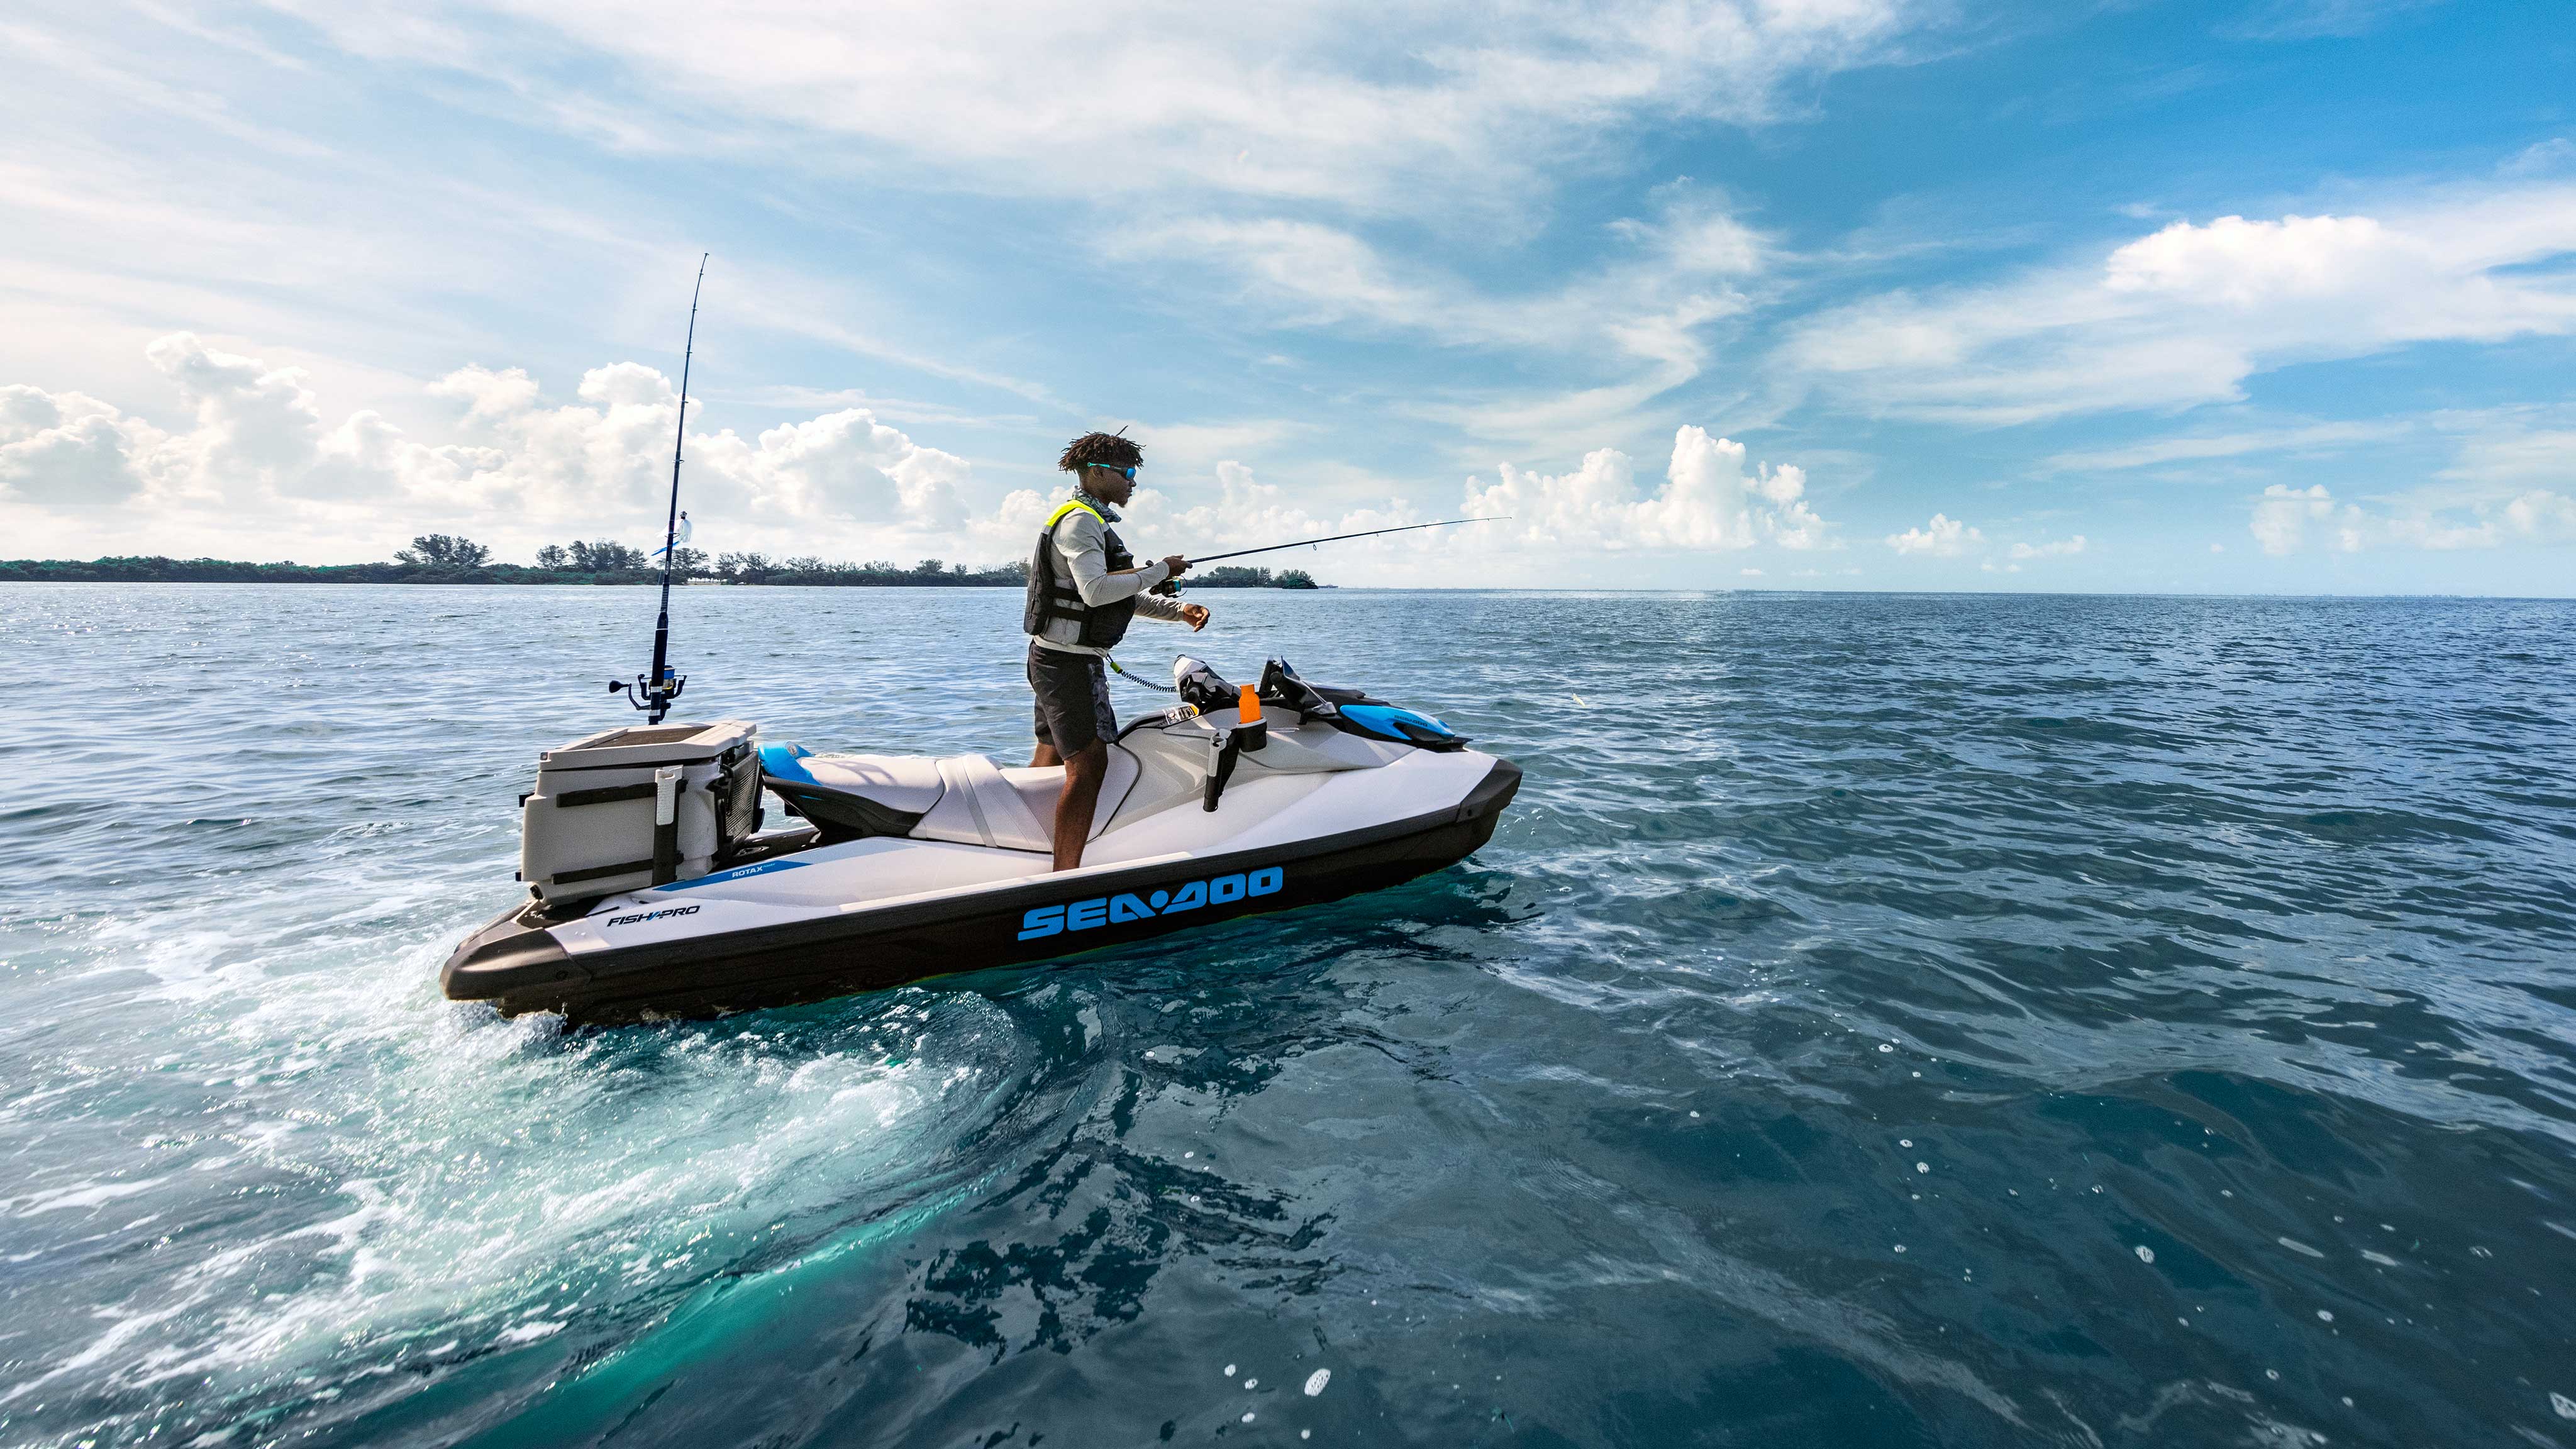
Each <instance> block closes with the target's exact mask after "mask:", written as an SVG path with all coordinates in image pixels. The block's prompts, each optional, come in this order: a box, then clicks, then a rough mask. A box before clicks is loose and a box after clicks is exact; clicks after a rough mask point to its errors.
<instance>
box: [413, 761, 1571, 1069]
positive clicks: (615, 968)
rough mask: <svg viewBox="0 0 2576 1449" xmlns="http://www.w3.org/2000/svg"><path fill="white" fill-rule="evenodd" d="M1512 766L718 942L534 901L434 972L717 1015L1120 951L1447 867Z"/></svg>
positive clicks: (634, 1008)
mask: <svg viewBox="0 0 2576 1449" xmlns="http://www.w3.org/2000/svg"><path fill="white" fill-rule="evenodd" d="M1520 778H1521V772H1520V770H1519V769H1518V767H1516V766H1514V765H1512V764H1511V763H1510V762H1509V761H1498V762H1497V763H1496V764H1495V766H1494V769H1493V771H1492V773H1491V774H1489V775H1488V776H1487V777H1486V779H1485V780H1484V781H1483V782H1482V783H1481V784H1479V785H1478V786H1477V788H1476V790H1475V792H1474V793H1473V794H1472V795H1470V796H1469V797H1468V799H1467V801H1466V802H1465V803H1464V804H1462V805H1460V806H1459V807H1458V808H1457V810H1456V811H1455V812H1454V813H1452V812H1443V813H1442V814H1441V815H1439V816H1436V817H1426V818H1423V819H1417V820H1409V821H1403V822H1400V823H1397V824H1394V825H1389V826H1386V827H1382V828H1380V829H1377V830H1370V831H1360V832H1354V833H1352V834H1350V835H1344V836H1337V837H1334V838H1332V839H1328V840H1317V841H1309V842H1304V843H1302V844H1300V845H1297V846H1292V847H1287V848H1283V849H1280V850H1275V851H1256V852H1247V853H1244V854H1241V855H1237V856H1229V857H1221V858H1215V859H1204V860H1196V861H1185V862H1180V863H1177V864H1174V865H1163V866H1151V867H1143V868H1139V869H1137V870H1135V871H1127V872H1118V873H1115V874H1112V875H1105V876H1099V877H1092V878H1089V879H1086V880H1083V881H1080V882H1068V883H1065V884H1054V883H1052V882H1046V881H1040V882H1036V883H1033V884H1030V885H1023V886H1015V887H1011V888H1009V889H1006V890H999V891H995V892H993V893H991V894H990V895H987V896H980V897H975V898H970V899H967V900H963V901H940V902H932V903H929V904H927V905H924V906H919V907H910V908H896V909H892V910H888V911H884V912H874V913H870V914H871V915H873V916H875V917H876V919H873V920H870V919H867V918H858V919H846V920H843V919H836V920H824V921H816V922H808V923H799V924H797V925H794V926H784V927H775V928H771V929H767V930H760V931H744V932H737V933H733V934H731V935H727V936H721V937H712V938H702V939H697V940H690V941H680V942H671V943H665V944H660V945H653V946H638V947H629V948H626V949H622V950H615V951H598V952H584V953H582V954H580V955H573V954H570V953H567V952H565V951H564V950H563V949H562V947H560V946H559V945H557V944H556V943H555V940H554V938H553V937H552V936H550V935H548V934H546V932H545V930H544V929H543V925H544V923H543V922H542V921H541V920H538V919H536V918H535V917H533V916H532V915H531V912H530V910H529V909H522V910H515V911H511V912H509V913H508V914H506V915H503V916H501V917H500V918H499V919H497V920H494V921H493V922H492V923H491V924H489V925H487V926H485V927H484V928H483V929H482V930H480V931H477V932H475V933H474V934H473V935H471V936H469V937H467V938H466V939H465V941H464V942H463V943H462V944H461V945H459V946H458V947H457V948H456V953H455V954H454V955H453V956H451V957H450V958H449V959H448V962H447V966H446V969H445V970H444V971H442V972H441V973H440V984H441V986H442V987H444V988H445V990H446V993H447V995H448V996H449V997H450V998H452V999H455V1000H459V1001H490V1002H491V1003H493V1004H494V1005H495V1006H498V1007H499V1008H500V1009H501V1011H502V1013H503V1014H504V1015H509V1016H516V1015H519V1014H520V1013H523V1012H533V1011H550V1012H560V1013H562V1015H563V1016H564V1018H565V1019H566V1020H567V1021H568V1022H570V1023H572V1024H574V1025H618V1024H623V1023H628V1022H637V1021H656V1020H665V1019H677V1018H691V1017H708V1016H722V1015H725V1014H727V1013H729V1012H736V1011H752V1010H760V1009H763V1008H768V1007H777V1006H794V1005H799V1004H801V1003H805V1002H811V1001H823V1000H828V999H829V998H832V997H835V996H848V995H851V994H853V993H856V992H862V991H882V990H885V989H886V988H888V987H894V986H903V985H908V984H910V983H912V982H916V981H923V980H927V979H929V978H931V977H934V976H951V975H957V974H961V973H964V972H969V971H984V970H990V969H992V968H994V967H997V966H1017V965H1025V964H1028V963H1030V962H1036V961H1046V960H1051V959H1054V958H1057V957H1061V956H1070V955H1076V954H1080V953H1084V952H1089V951H1095V950H1099V949H1101V948H1103V947H1112V946H1123V945H1127V944H1130V943H1132V942H1136V941H1143V940H1148V939H1150V938H1152V937H1155V936H1163V935H1169V934H1172V933H1173V932H1176V931H1183V930H1188V929H1191V928H1193V927H1197V926H1206V925H1213V924H1215V923H1217V922H1219V921H1229V920H1239V919H1241V918H1243V917H1245V916H1255V915H1265V914H1268V913H1270V912H1272V911H1283V910H1290V909H1294V908H1295V907H1298V906H1307V905H1315V904H1319V903H1321V902H1324V901H1333V900H1340V899H1341V898H1343V897H1345V896H1352V895H1358V894H1360V893H1361V892H1364V891H1373V890H1383V889H1385V888H1386V887H1388V886H1392V885H1399V884H1401V883H1403V882H1405V881H1408V880H1412V879H1413V878H1415V877H1416V876H1421V875H1427V874H1429V873H1431V872H1432V871H1436V870H1441V869H1444V868H1446V867H1448V866H1451V865H1455V864H1457V863H1458V862H1459V861H1461V860H1464V859H1466V858H1467V857H1468V856H1469V855H1472V854H1474V853H1475V852H1476V850H1477V849H1479V848H1480V847H1482V846H1483V845H1484V843H1485V842H1486V841H1487V840H1490V839H1491V838H1493V834H1494V826H1495V824H1496V823H1497V821H1498V820H1499V819H1500V817H1501V815H1502V811H1503V807H1504V806H1505V805H1508V804H1509V803H1510V802H1511V798H1512V795H1513V793H1514V792H1515V791H1516V790H1518V789H1519V787H1520ZM1272 867H1276V868H1277V870H1278V885H1277V888H1276V889H1275V890H1272V891H1271V892H1270V893H1268V894H1263V895H1247V896H1244V897H1242V898H1239V899H1236V900H1233V901H1230V902H1226V903H1222V904H1210V905H1206V906H1204V907H1201V908H1198V909H1194V910H1189V911H1187V912H1184V913H1180V914H1165V915H1147V916H1143V917H1142V918H1138V919H1129V920H1123V921H1107V922H1103V923H1102V924H1100V925H1097V926H1094V927H1091V928H1088V929H1081V930H1079V931H1078V933H1058V934H1053V935H1046V936H1040V937H1038V938H1036V939H1033V940H1022V939H1020V937H1021V934H1022V931H1023V926H1024V923H1025V922H1026V921H1027V920H1028V919H1029V914H1030V912H1031V911H1032V910H1033V909H1034V910H1039V911H1043V910H1045V909H1046V908H1050V907H1053V908H1057V909H1059V910H1060V909H1061V908H1063V907H1064V906H1066V905H1067V904H1069V903H1070V902H1072V901H1074V900H1077V899H1091V900H1098V899H1101V898H1104V897H1115V896H1117V895H1119V894H1120V893H1128V894H1132V895H1134V896H1137V897H1139V898H1144V897H1146V896H1148V895H1149V893H1152V892H1154V891H1156V890H1158V889H1169V890H1172V891H1175V892H1177V891H1178V890H1179V889H1180V888H1181V887H1183V886H1184V885H1186V884H1187V883H1188V882H1191V881H1199V880H1205V879H1208V878H1210V877H1215V876H1222V875H1224V874H1226V873H1228V872H1238V873H1240V872H1250V871H1263V872H1265V873H1266V872H1267V870H1268V869H1269V868H1272Z"/></svg>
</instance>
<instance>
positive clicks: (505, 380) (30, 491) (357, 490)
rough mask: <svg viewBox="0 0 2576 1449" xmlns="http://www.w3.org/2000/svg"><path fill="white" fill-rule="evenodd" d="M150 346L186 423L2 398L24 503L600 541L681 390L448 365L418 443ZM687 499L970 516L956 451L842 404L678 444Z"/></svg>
mask: <svg viewBox="0 0 2576 1449" xmlns="http://www.w3.org/2000/svg"><path fill="white" fill-rule="evenodd" d="M147 355H148V356H149V357H150V359H151V361H152V362H153V364H154V366H155V367H157V368H158V369H159V370H160V371H161V373H162V374H163V375H164V376H165V377H167V378H168V379H169V381H170V382H171V384H172V385H173V387H174V389H175V390H176V392H177V393H178V396H179V399H180V401H181V402H182V403H183V404H184V405H185V406H186V408H187V410H188V412H189V413H190V415H191V417H192V424H191V426H189V427H187V428H185V429H183V430H180V431H177V432H172V431H168V430H165V429H162V428H160V427H157V426H155V425H153V424H151V423H149V422H147V421H144V420H143V419H141V418H137V417H131V416H128V415H126V414H125V413H124V412H122V411H121V410H120V409H118V408H116V407H114V406H112V405H110V404H107V403H104V402H101V401H99V400H97V399H95V398H90V397H86V396H83V395H81V394H78V393H68V392H67V393H49V392H46V391H45V390H43V389H41V388H35V387H27V386H13V387H9V388H6V389H0V489H5V496H6V497H8V498H9V499H10V500H11V501H13V502H18V503H23V504H28V505H33V506H36V507H39V508H43V509H47V510H52V511H57V512H59V511H64V510H95V509H98V508H100V507H108V506H120V505H124V506H142V507H145V508H147V509H149V510H150V511H151V512H153V513H154V514H155V515H156V516H165V517H184V516H186V515H187V514H188V513H189V511H190V510H195V511H196V512H198V513H199V514H219V515H220V516H221V517H222V518H224V519H228V520H233V521H248V520H255V519H258V518H261V517H275V518H293V519H298V520H302V521H304V522H308V523H309V522H311V521H313V520H315V519H318V518H325V517H329V518H337V519H339V520H342V521H343V522H344V523H346V524H351V525H357V524H360V523H361V522H362V521H380V522H382V523H389V524H391V525H392V527H393V529H394V530H396V531H397V536H398V531H399V530H400V529H403V528H406V527H409V526H413V525H415V524H417V525H420V526H432V527H439V528H443V529H447V530H449V531H454V530H457V529H461V528H467V527H481V526H486V525H489V524H493V523H496V522H504V521H506V526H507V527H509V528H512V529H518V528H523V527H562V528H567V529H571V530H574V531H577V532H580V531H592V530H596V531H600V532H610V531H614V530H615V529H617V528H620V527H633V526H637V525H639V524H641V523H643V522H646V521H648V520H649V519H650V517H651V516H652V515H654V514H655V513H656V511H657V509H658V505H659V502H660V500H661V498H662V497H663V488H664V487H665V485H666V483H667V480H668V478H669V470H670V448H671V442H672V433H673V430H674V428H675V427H676V426H677V422H678V408H679V399H678V395H677V393H676V392H675V390H674V389H673V387H672V385H671V382H670V379H668V378H667V377H665V376H663V375H662V374H661V373H660V372H658V371H656V370H655V369H653V368H650V367H646V366H643V365H642V364H639V363H631V362H626V363H616V364H612V365H610V366H606V367H598V368H593V369H591V370H590V371H589V372H587V373H584V374H583V376H582V379H581V383H580V386H579V388H578V390H577V393H576V397H577V401H573V402H568V403H563V404H561V405H549V404H548V403H547V402H546V401H545V400H544V396H543V389H542V388H541V386H540V385H539V383H538V381H537V380H536V379H534V378H532V377H530V376H529V375H528V374H527V373H525V372H524V371H521V370H519V369H517V368H510V369H506V370H499V371H495V370H493V369H489V368H483V367H465V368H459V369H457V370H456V371H454V372H451V373H449V374H448V375H446V376H445V377H443V378H440V379H439V380H438V381H437V382H435V383H432V384H431V385H430V386H429V388H428V392H429V393H430V394H431V395H432V396H434V397H438V398H442V399H445V400H448V401H450V402H453V403H456V404H460V405H461V409H462V410H461V413H460V415H459V417H458V419H457V422H456V428H455V432H456V436H455V437H454V438H453V439H451V440H448V441H442V442H434V443H433V442H423V441H420V440H417V439H414V438H412V437H410V436H408V435H406V434H405V433H404V432H403V430H402V429H400V428H398V427H396V426H394V425H393V424H391V423H389V422H387V421H386V420H385V419H384V418H383V417H382V416H381V415H379V414H377V413H375V412H372V411H361V412H356V413H352V414H350V415H349V416H347V417H346V418H344V419H342V420H341V421H340V422H338V423H336V424H333V423H330V422H328V421H327V420H326V419H325V418H324V416H323V412H322V408H321V405H320V403H319V401H318V400H317V399H316V397H315V396H314V394H313V392H312V390H311V388H310V387H309V386H308V385H307V381H306V378H305V375H304V374H303V373H302V372H300V371H298V370H296V369H292V368H270V367H268V366H267V365H265V364H264V363H262V362H260V361H258V360H257V359H255V358H250V357H243V356H238V355H235V354H232V353H227V352H222V351H219V350H216V349H214V348H211V347H209V346H207V345H206V344H205V343H204V342H203V341H201V340H200V339H198V338H197V337H196V336H194V335H193V334H190V333H184V332H183V333H173V334H171V335H169V336H166V337H162V338H160V339H158V340H156V341H154V342H153V343H152V344H151V346H150V347H149V349H148V350H147ZM688 453H689V456H690V459H691V468H690V472H689V474H688V479H687V487H688V490H689V492H690V494H691V495H692V497H693V499H695V500H698V501H699V502H698V506H699V507H701V508H705V509H712V510H714V511H720V512H723V513H725V514H728V515H730V516H732V517H734V518H736V519H739V520H741V522H742V523H743V524H744V525H745V526H746V527H750V528H755V529H756V528H763V527H767V528H776V529H805V528H811V527H815V526H823V527H827V528H828V527H834V526H842V525H853V526H864V525H874V526H876V529H877V533H878V534H880V535H882V534H884V533H888V532H891V533H904V532H910V533H918V534H925V535H927V534H940V533H944V532H947V531H950V530H954V529H956V528H958V527H960V526H961V525H963V524H964V523H965V522H966V520H967V515H968V505H967V503H966V501H965V499H964V497H963V496H962V494H961V492H960V488H961V485H964V484H966V483H967V482H968V481H969V478H970V476H971V470H970V469H969V467H968V465H967V463H966V461H965V460H964V459H963V458H960V457H957V456H956V455H954V454H951V453H947V452H943V451H941V450H939V449H936V448H930V447H925V446H923V445H921V444H919V443H916V442H914V441H913V440H912V439H911V438H909V437H907V436H905V435H904V434H903V433H902V432H900V431H898V430H896V429H894V428H891V427H888V426H886V425H885V424H883V423H880V422H878V421H876V419H875V418H874V417H873V416H871V415H870V414H869V413H868V412H867V411H866V410H864V409H859V408H847V409H842V410H840V411H837V412H832V413H827V414H824V415H822V416H820V417H816V418H811V419H808V420H805V421H802V422H797V423H791V424H787V425H785V426H781V427H776V428H772V429H769V430H767V431H765V432H763V433H761V434H760V435H759V436H758V437H757V438H754V439H745V438H743V437H741V436H739V435H737V434H736V433H734V432H733V431H732V430H730V429H726V430H722V431H719V432H714V433H703V432H702V433H697V434H693V435H692V436H691V439H690V442H689V448H688Z"/></svg>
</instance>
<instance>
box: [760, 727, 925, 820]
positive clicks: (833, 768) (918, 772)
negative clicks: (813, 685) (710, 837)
mask: <svg viewBox="0 0 2576 1449" xmlns="http://www.w3.org/2000/svg"><path fill="white" fill-rule="evenodd" d="M760 783H761V784H763V785H765V786H767V787H768V788H769V790H770V791H771V792H772V793H774V794H775V795H777V796H778V798H779V799H781V800H783V801H785V802H786V803H787V808H788V809H789V810H791V811H793V812H794V813H796V814H798V815H802V816H804V817H805V818H806V819H807V820H810V821H812V822H813V823H814V826H815V828H816V829H818V830H820V831H822V832H823V838H824V839H826V840H856V839H859V838H861V837H863V836H870V835H892V836H904V835H910V834H911V833H912V828H913V827H914V826H915V825H918V824H919V823H921V818H922V817H923V816H924V815H927V814H929V813H930V811H931V808H932V807H933V806H935V805H937V804H938V803H939V797H940V796H941V795H943V794H945V793H947V789H948V785H947V782H946V781H945V780H944V779H942V778H941V776H940V773H939V762H938V761H936V760H928V759H922V758H919V757H917V756H909V755H818V754H815V753H814V752H812V751H811V750H808V749H806V748H805V747H804V746H803V745H764V746H762V747H761V751H760Z"/></svg>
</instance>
